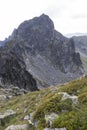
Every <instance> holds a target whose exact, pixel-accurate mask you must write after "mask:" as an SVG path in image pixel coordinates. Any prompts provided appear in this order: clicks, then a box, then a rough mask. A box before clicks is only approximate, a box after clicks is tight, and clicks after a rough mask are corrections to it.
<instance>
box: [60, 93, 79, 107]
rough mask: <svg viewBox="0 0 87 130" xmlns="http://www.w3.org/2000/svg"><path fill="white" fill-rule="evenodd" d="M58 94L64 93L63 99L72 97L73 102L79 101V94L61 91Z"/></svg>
mask: <svg viewBox="0 0 87 130" xmlns="http://www.w3.org/2000/svg"><path fill="white" fill-rule="evenodd" d="M58 94H63V96H62V100H65V99H71V100H72V102H73V104H78V103H79V101H78V96H76V95H69V94H68V93H66V92H59V93H58Z"/></svg>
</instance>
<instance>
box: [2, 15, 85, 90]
mask: <svg viewBox="0 0 87 130" xmlns="http://www.w3.org/2000/svg"><path fill="white" fill-rule="evenodd" d="M82 74H83V67H82V63H81V60H80V55H79V53H76V52H75V47H74V41H73V39H68V38H65V37H64V36H63V35H62V34H61V33H59V32H57V31H56V30H55V29H54V24H53V22H52V20H51V19H50V18H49V17H48V16H47V15H44V14H42V15H41V16H40V17H35V18H33V19H31V20H28V21H24V22H23V23H22V24H20V25H19V27H18V29H15V30H14V31H13V33H12V35H11V36H10V37H9V38H8V39H7V40H6V42H5V46H3V47H1V48H0V83H1V85H3V86H6V87H9V86H10V85H11V86H12V85H13V86H18V87H23V88H25V89H29V90H36V89H37V87H38V88H41V87H47V86H50V85H56V84H59V83H64V82H67V81H70V80H72V79H75V78H77V77H79V76H81V75H82ZM34 87H35V89H34Z"/></svg>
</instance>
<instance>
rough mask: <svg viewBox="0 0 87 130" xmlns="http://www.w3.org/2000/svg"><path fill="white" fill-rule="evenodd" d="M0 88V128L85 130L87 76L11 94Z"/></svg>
mask: <svg viewBox="0 0 87 130" xmlns="http://www.w3.org/2000/svg"><path fill="white" fill-rule="evenodd" d="M9 95H10V97H9V98H8V93H7V90H5V89H3V88H0V130H19V129H20V130H86V129H87V76H85V77H83V78H80V79H78V80H75V81H72V82H69V83H67V84H63V85H60V86H53V87H49V88H46V89H43V90H41V91H35V92H28V93H27V94H25V95H19V96H13V95H12V93H10V91H9Z"/></svg>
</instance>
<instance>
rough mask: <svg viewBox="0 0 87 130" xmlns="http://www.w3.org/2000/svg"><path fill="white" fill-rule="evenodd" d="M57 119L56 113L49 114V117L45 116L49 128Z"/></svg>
mask: <svg viewBox="0 0 87 130" xmlns="http://www.w3.org/2000/svg"><path fill="white" fill-rule="evenodd" d="M57 117H59V116H58V115H57V114H56V113H51V114H50V115H45V120H46V124H49V125H50V127H51V126H52V123H53V121H54V119H55V118H57Z"/></svg>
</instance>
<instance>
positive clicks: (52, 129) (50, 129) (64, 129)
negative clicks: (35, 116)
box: [43, 127, 67, 130]
mask: <svg viewBox="0 0 87 130" xmlns="http://www.w3.org/2000/svg"><path fill="white" fill-rule="evenodd" d="M43 130H67V129H66V128H65V127H64V128H44V129H43Z"/></svg>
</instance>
